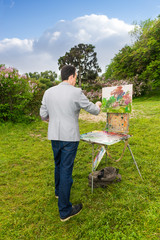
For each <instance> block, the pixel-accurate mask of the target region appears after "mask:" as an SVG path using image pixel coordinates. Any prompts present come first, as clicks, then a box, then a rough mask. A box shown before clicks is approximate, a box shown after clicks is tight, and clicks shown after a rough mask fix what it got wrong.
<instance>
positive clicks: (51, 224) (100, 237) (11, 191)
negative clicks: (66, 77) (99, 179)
mask: <svg viewBox="0 0 160 240" xmlns="http://www.w3.org/2000/svg"><path fill="white" fill-rule="evenodd" d="M104 121H105V120H104ZM104 125H105V123H104V122H96V123H95V122H94V123H90V122H87V121H82V120H80V131H81V133H85V132H88V131H92V130H98V129H100V130H101V129H103V127H104ZM46 133H47V123H45V122H41V121H37V122H34V123H31V124H30V125H25V124H12V123H5V124H1V125H0V167H1V171H0V177H1V179H0V185H1V188H0V191H1V192H0V201H1V209H0V211H1V212H0V221H1V232H0V239H3V240H17V239H25V240H30V239H31V240H32V239H39V240H61V239H64V240H72V239H73V240H76V239H82V240H83V239H84V240H85V239H86V240H87V239H89V240H90V239H94V240H106V239H107V240H119V239H122V240H132V239H137V240H139V239H140V240H146V239H149V240H158V239H160V217H159V216H160V212H159V209H160V171H159V169H160V157H159V156H160V97H158V96H156V97H154V96H152V97H150V98H146V97H143V98H139V99H135V100H134V101H133V115H132V118H131V119H130V134H133V137H132V138H130V146H131V149H132V152H133V154H134V156H135V159H136V161H137V164H138V166H139V168H140V171H141V174H142V176H143V179H144V180H143V181H142V180H141V178H140V177H139V174H138V171H137V169H136V167H135V165H134V163H133V160H132V158H131V155H130V153H129V151H128V149H127V150H126V152H125V155H124V157H123V159H122V160H121V161H120V162H114V161H111V160H109V161H108V165H110V166H114V167H117V168H119V169H120V174H121V175H122V181H121V182H120V183H116V184H113V185H110V186H109V187H108V188H106V189H104V188H98V189H94V192H93V194H91V189H90V187H89V186H88V179H87V178H88V175H89V173H90V172H91V155H92V147H91V145H89V144H87V143H84V142H80V145H79V149H78V152H77V156H76V159H75V164H74V170H73V180H74V183H73V187H72V192H71V202H72V203H74V204H75V203H79V202H82V203H83V210H82V212H81V213H80V214H79V215H78V216H75V217H74V218H72V219H70V220H69V221H67V222H65V223H62V222H61V221H60V219H59V213H58V207H57V202H58V200H57V199H56V198H55V197H54V161H53V155H52V151H51V144H50V141H48V140H47V138H46ZM122 148H123V143H119V144H116V145H114V146H112V147H109V150H110V152H111V153H112V155H113V156H115V158H118V157H119V156H120V154H121V151H122ZM104 166H105V161H102V162H101V164H100V166H99V169H101V168H103V167H104Z"/></svg>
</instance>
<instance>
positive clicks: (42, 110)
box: [40, 92, 49, 121]
mask: <svg viewBox="0 0 160 240" xmlns="http://www.w3.org/2000/svg"><path fill="white" fill-rule="evenodd" d="M40 116H41V119H42V120H43V121H44V120H47V119H48V118H49V114H48V110H47V106H46V92H45V93H44V95H43V99H42V105H41V107H40Z"/></svg>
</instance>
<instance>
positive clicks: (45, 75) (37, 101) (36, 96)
mask: <svg viewBox="0 0 160 240" xmlns="http://www.w3.org/2000/svg"><path fill="white" fill-rule="evenodd" d="M27 76H28V77H29V83H30V85H31V86H32V88H33V89H34V90H33V97H32V99H31V101H30V102H29V104H28V108H29V109H30V113H31V115H33V116H38V115H39V109H40V105H41V100H42V97H43V94H44V92H45V91H46V90H47V89H48V88H50V87H53V86H54V85H57V81H56V79H57V74H56V73H55V72H52V71H45V72H41V73H38V72H34V73H31V72H29V73H28V74H27Z"/></svg>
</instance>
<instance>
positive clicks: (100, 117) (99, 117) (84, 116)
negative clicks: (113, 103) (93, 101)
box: [79, 111, 106, 122]
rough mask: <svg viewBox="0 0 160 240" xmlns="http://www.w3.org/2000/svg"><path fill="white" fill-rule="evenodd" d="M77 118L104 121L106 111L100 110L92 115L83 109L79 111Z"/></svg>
mask: <svg viewBox="0 0 160 240" xmlns="http://www.w3.org/2000/svg"><path fill="white" fill-rule="evenodd" d="M79 119H81V120H85V121H89V122H100V121H102V122H106V113H104V112H101V113H100V114H99V115H92V114H90V113H87V112H85V111H81V112H80V115H79Z"/></svg>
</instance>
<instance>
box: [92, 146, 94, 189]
mask: <svg viewBox="0 0 160 240" xmlns="http://www.w3.org/2000/svg"><path fill="white" fill-rule="evenodd" d="M93 171H94V144H93V143H92V193H93Z"/></svg>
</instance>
